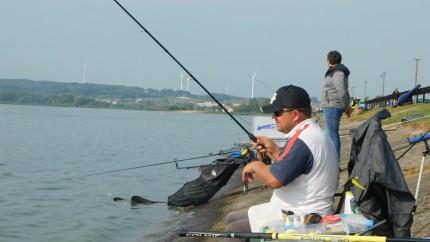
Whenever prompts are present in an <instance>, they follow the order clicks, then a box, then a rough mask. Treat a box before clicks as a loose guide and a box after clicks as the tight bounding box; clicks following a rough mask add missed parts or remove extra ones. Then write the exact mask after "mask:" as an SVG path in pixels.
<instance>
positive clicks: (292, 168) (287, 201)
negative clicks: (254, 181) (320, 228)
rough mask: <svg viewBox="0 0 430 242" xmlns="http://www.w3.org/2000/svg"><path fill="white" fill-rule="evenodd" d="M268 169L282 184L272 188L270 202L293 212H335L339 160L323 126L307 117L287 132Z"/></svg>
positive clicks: (322, 213)
mask: <svg viewBox="0 0 430 242" xmlns="http://www.w3.org/2000/svg"><path fill="white" fill-rule="evenodd" d="M270 172H271V173H272V175H273V176H275V177H276V178H277V179H278V180H279V181H280V182H281V183H282V184H283V187H281V188H277V189H275V190H274V191H273V195H272V198H271V202H275V203H278V204H279V205H280V206H281V208H282V209H284V210H289V211H293V212H294V213H295V214H308V213H312V212H314V213H319V214H321V215H324V214H332V213H333V212H334V209H333V202H334V194H335V192H336V190H337V188H338V185H339V160H338V156H337V153H336V150H335V147H334V145H333V143H332V141H331V140H330V138H329V137H328V135H326V134H325V132H324V131H323V129H322V128H321V127H320V126H319V125H318V124H317V123H316V121H315V119H313V118H310V119H307V120H305V121H303V122H301V123H300V124H299V125H297V126H296V127H295V128H294V129H293V130H291V132H290V133H288V134H287V142H286V144H285V146H284V148H283V149H282V151H281V153H280V155H279V157H278V158H277V160H276V161H274V162H273V164H272V165H271V166H270Z"/></svg>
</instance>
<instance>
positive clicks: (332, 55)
mask: <svg viewBox="0 0 430 242" xmlns="http://www.w3.org/2000/svg"><path fill="white" fill-rule="evenodd" d="M327 60H328V61H329V62H330V64H332V65H337V64H340V63H342V55H341V54H340V53H339V51H337V50H332V51H330V52H328V54H327Z"/></svg>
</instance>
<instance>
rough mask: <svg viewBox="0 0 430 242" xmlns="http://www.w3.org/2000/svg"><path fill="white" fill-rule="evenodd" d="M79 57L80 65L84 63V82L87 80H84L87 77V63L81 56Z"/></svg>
mask: <svg viewBox="0 0 430 242" xmlns="http://www.w3.org/2000/svg"><path fill="white" fill-rule="evenodd" d="M79 59H81V62H82V65H84V84H85V83H86V82H87V80H86V78H87V74H86V72H87V63H85V62H84V61H83V60H82V58H79Z"/></svg>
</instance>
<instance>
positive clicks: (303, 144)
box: [225, 85, 339, 241]
mask: <svg viewBox="0 0 430 242" xmlns="http://www.w3.org/2000/svg"><path fill="white" fill-rule="evenodd" d="M310 104H311V101H310V98H309V95H308V93H307V92H306V91H305V90H304V89H303V88H300V87H297V86H293V85H289V86H284V87H281V88H279V89H278V91H276V93H275V95H274V96H273V98H272V100H271V103H270V104H268V105H266V106H263V107H261V110H262V111H263V112H264V113H271V114H272V118H273V119H275V121H276V128H277V130H278V131H279V132H282V133H285V134H286V139H287V140H286V144H285V146H284V147H283V148H282V149H281V148H280V147H278V146H277V145H276V144H275V143H274V142H273V141H272V140H271V139H269V138H267V137H264V136H257V143H255V144H254V146H255V148H256V149H257V151H258V154H259V159H260V160H259V161H254V162H251V163H249V164H247V165H246V166H245V167H244V168H243V171H242V180H243V181H249V182H252V181H254V177H253V176H254V174H255V175H256V176H257V177H258V178H259V179H260V180H261V182H263V183H264V184H266V185H267V186H268V187H271V188H274V190H273V195H272V198H271V202H273V203H277V204H279V205H280V207H281V208H282V210H284V211H291V212H293V213H294V214H299V215H305V214H308V213H311V212H313V213H319V214H321V215H325V214H332V213H333V212H334V209H333V202H334V194H335V192H336V190H337V188H338V184H339V161H338V156H337V153H336V149H335V147H334V145H333V142H331V140H330V138H329V136H328V135H326V134H325V132H324V130H323V129H322V128H321V127H320V126H319V125H318V124H317V123H316V120H315V119H314V118H312V117H311V115H312V108H311V105H310ZM264 152H270V153H271V154H272V155H273V156H274V157H275V158H276V160H274V161H272V164H270V165H266V164H264V163H263V162H262V158H261V157H262V155H261V154H262V153H264ZM247 212H248V210H247V209H246V210H242V211H234V212H231V213H229V214H228V215H227V217H226V224H227V227H226V231H232V232H233V231H234V232H251V226H250V222H249V219H248V213H247ZM225 241H240V240H238V239H226V240H225Z"/></svg>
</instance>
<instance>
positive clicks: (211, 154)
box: [67, 151, 230, 179]
mask: <svg viewBox="0 0 430 242" xmlns="http://www.w3.org/2000/svg"><path fill="white" fill-rule="evenodd" d="M229 153H230V152H222V151H220V152H219V153H217V154H213V153H209V154H208V155H204V156H198V157H193V158H186V159H181V160H178V159H174V160H172V161H166V162H161V163H154V164H148V165H142V166H135V167H129V168H124V169H118V170H112V171H104V172H99V173H93V174H88V175H83V176H75V177H69V178H67V179H75V178H83V177H88V176H96V175H102V174H108V173H113V172H118V171H127V170H133V169H138V168H144V167H151V166H159V165H165V164H170V163H177V162H180V161H188V160H196V159H201V158H207V157H211V156H218V155H225V154H229Z"/></svg>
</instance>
